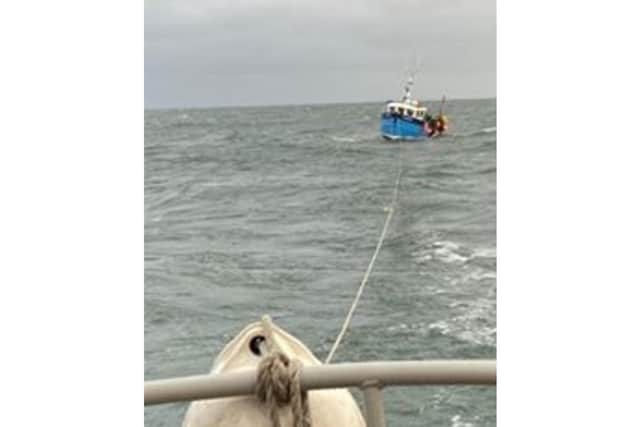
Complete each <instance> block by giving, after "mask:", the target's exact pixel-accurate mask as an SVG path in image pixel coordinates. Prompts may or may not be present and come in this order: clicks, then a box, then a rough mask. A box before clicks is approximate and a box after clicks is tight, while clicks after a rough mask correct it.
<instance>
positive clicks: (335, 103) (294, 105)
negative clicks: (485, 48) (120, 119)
mask: <svg viewBox="0 0 640 427" xmlns="http://www.w3.org/2000/svg"><path fill="white" fill-rule="evenodd" d="M446 99H447V101H480V100H485V99H497V96H496V95H494V96H483V97H461V98H458V97H456V98H446ZM438 101H440V99H426V100H422V102H438ZM384 102H387V101H380V100H375V101H332V102H311V103H306V104H303V103H297V102H294V103H283V104H223V105H209V106H202V107H196V106H191V107H178V106H176V107H147V106H145V107H144V111H163V110H214V109H219V108H266V107H303V106H308V107H311V106H329V105H348V104H373V103H384Z"/></svg>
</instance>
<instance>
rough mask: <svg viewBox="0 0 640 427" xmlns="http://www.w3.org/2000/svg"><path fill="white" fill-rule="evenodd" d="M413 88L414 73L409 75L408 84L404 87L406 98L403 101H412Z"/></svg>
mask: <svg viewBox="0 0 640 427" xmlns="http://www.w3.org/2000/svg"><path fill="white" fill-rule="evenodd" d="M411 86H413V73H411V74H410V75H409V78H408V79H407V83H406V84H405V85H404V97H402V101H408V100H409V99H411Z"/></svg>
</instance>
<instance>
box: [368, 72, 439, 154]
mask: <svg viewBox="0 0 640 427" xmlns="http://www.w3.org/2000/svg"><path fill="white" fill-rule="evenodd" d="M412 85H413V77H409V79H408V80H407V84H406V85H405V87H404V96H403V97H402V100H400V101H388V102H387V103H386V105H385V108H384V112H383V113H382V116H381V117H380V133H381V134H382V137H383V138H385V139H388V140H392V141H399V140H403V141H418V140H421V139H424V138H427V137H432V136H437V135H440V134H442V133H443V132H445V131H446V130H447V123H448V119H447V117H446V116H444V115H443V114H442V107H441V108H440V113H439V114H438V116H437V117H431V116H430V115H429V113H428V108H427V107H426V106H423V105H421V104H420V102H419V101H417V100H414V99H412V98H411V86H412ZM442 103H443V104H444V97H443V98H442Z"/></svg>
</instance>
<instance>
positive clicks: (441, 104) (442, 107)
mask: <svg viewBox="0 0 640 427" xmlns="http://www.w3.org/2000/svg"><path fill="white" fill-rule="evenodd" d="M446 101H447V98H445V96H444V94H443V95H442V100H440V115H441V116H442V110H443V109H444V103H445V102H446Z"/></svg>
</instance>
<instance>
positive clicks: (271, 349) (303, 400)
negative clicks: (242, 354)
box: [255, 316, 311, 427]
mask: <svg viewBox="0 0 640 427" xmlns="http://www.w3.org/2000/svg"><path fill="white" fill-rule="evenodd" d="M262 329H263V330H264V333H265V342H264V344H265V345H264V347H263V348H264V349H265V350H266V355H265V356H264V357H263V358H262V360H261V361H260V364H259V365H258V374H257V381H256V390H255V394H256V397H257V398H258V400H259V401H260V402H262V403H264V404H265V405H266V406H267V410H268V412H269V418H270V419H271V424H272V425H273V427H281V423H280V416H279V414H278V412H279V409H280V408H285V407H290V408H291V413H292V415H293V427H311V411H310V409H309V397H308V393H307V392H306V391H303V390H302V389H301V388H300V368H301V367H302V363H300V361H299V360H296V359H290V358H289V357H288V356H287V355H286V354H284V353H283V352H281V351H280V350H279V349H278V345H277V343H276V342H275V340H274V339H273V328H272V324H271V319H270V318H269V317H268V316H264V317H263V318H262Z"/></svg>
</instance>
